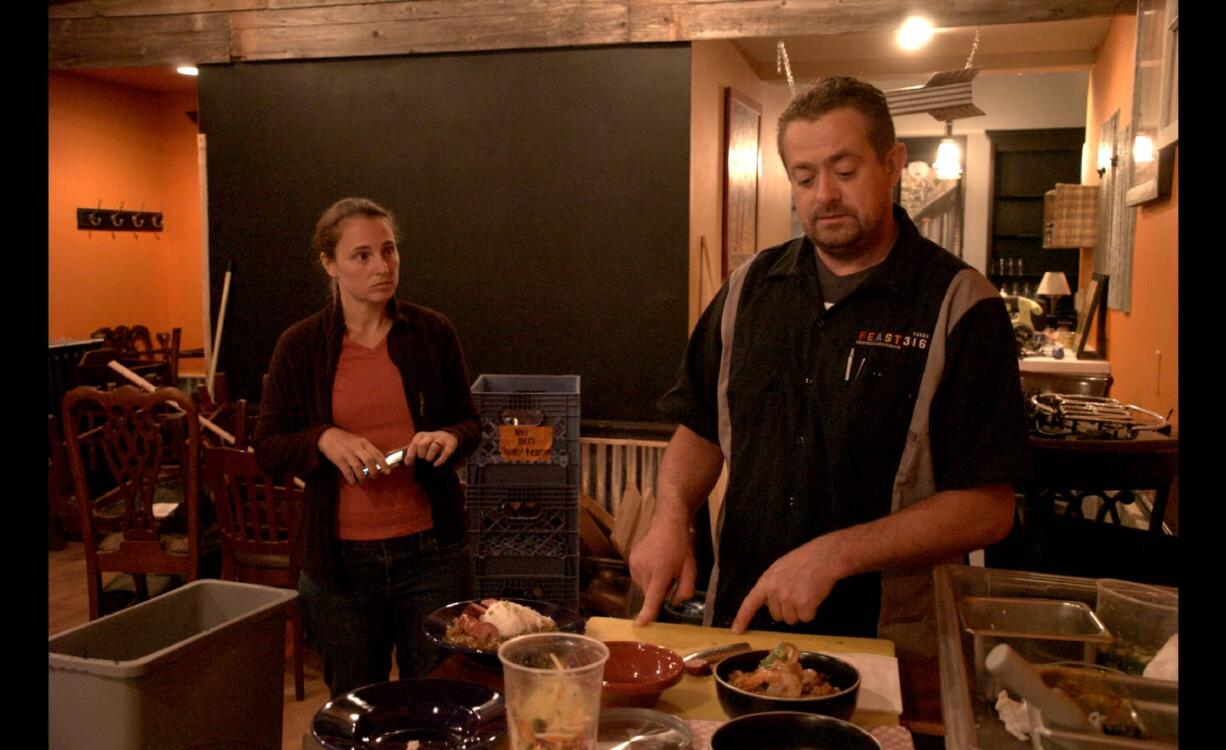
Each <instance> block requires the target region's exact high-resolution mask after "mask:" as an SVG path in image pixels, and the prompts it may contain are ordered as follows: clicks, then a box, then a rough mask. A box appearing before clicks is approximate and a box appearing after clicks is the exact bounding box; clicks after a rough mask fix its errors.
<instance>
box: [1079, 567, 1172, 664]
mask: <svg viewBox="0 0 1226 750" xmlns="http://www.w3.org/2000/svg"><path fill="white" fill-rule="evenodd" d="M1097 586H1098V601H1097V603H1096V604H1095V607H1094V613H1095V614H1096V615H1098V619H1100V620H1102V623H1103V625H1105V626H1106V628H1107V630H1109V631H1110V632H1111V635H1112V636H1114V637H1115V641H1114V642H1113V643H1112V644H1111V645H1110V646H1108V647H1106V648H1105V649H1104V651H1103V653H1100V654H1099V661H1100V663H1106V664H1108V665H1109V666H1113V667H1117V668H1119V669H1122V670H1123V671H1125V672H1127V673H1129V674H1134V675H1139V674H1141V672H1142V671H1143V670H1144V669H1145V665H1146V664H1148V663H1149V661H1150V660H1151V659H1153V658H1154V654H1156V653H1157V652H1158V649H1160V648H1162V646H1163V645H1164V644H1165V643H1166V642H1167V640H1168V639H1169V638H1170V637H1171V636H1172V635H1175V634H1176V633H1178V632H1179V596H1178V594H1174V593H1171V592H1170V591H1167V590H1165V589H1160V588H1157V587H1156V586H1148V585H1146V584H1143V583H1134V582H1132V581H1121V580H1118V579H1115V578H1100V579H1099V580H1098V583H1097Z"/></svg>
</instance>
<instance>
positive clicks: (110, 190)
mask: <svg viewBox="0 0 1226 750" xmlns="http://www.w3.org/2000/svg"><path fill="white" fill-rule="evenodd" d="M49 85H50V89H49V102H50V111H49V133H48V140H49V153H48V165H47V167H48V188H49V190H48V193H49V194H48V196H47V202H48V221H49V224H48V227H47V232H48V238H49V247H48V277H49V281H48V309H47V321H48V326H47V327H48V335H49V337H50V338H51V339H63V338H85V337H88V336H89V334H90V333H91V332H92V331H94V330H96V329H98V328H100V327H102V326H116V325H120V324H128V325H133V324H137V323H140V324H144V325H146V326H148V327H149V329H150V330H151V331H169V330H170V329H171V328H172V327H175V326H178V327H180V328H182V329H183V337H182V346H183V348H197V347H200V346H202V345H203V333H202V329H203V314H202V310H203V297H202V295H203V291H202V290H203V285H202V279H201V250H200V244H201V243H200V187H199V177H198V170H197V158H196V133H197V129H196V125H195V123H193V122H192V121H191V120H190V119H189V118H188V117H187V115H186V114H185V113H186V112H188V111H194V110H196V95H195V92H194V91H192V92H187V93H182V92H178V93H166V94H158V93H154V92H148V91H143V90H141V89H137V88H133V87H129V86H124V85H121V84H117V83H111V82H106V81H101V80H97V79H94V78H89V77H86V76H82V75H79V74H75V73H65V72H58V71H56V72H52V73H51V74H50V84H49ZM99 200H101V201H102V207H103V208H119V204H120V201H123V208H124V209H125V210H139V209H140V207H141V204H142V203H143V204H144V210H146V211H149V210H155V211H156V210H161V211H162V213H163V220H164V224H165V230H164V231H162V232H160V233H156V234H155V233H148V232H141V233H135V232H116V233H114V234H113V235H112V233H111V232H109V231H103V232H99V231H84V230H78V229H77V228H76V227H77V220H76V209H77V208H78V207H82V208H84V207H95V206H97V205H98V201H99ZM190 362H191V360H189V363H188V364H187V367H189V368H190V367H191V365H190Z"/></svg>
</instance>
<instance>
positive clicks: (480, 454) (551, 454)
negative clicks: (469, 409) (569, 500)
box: [467, 374, 579, 485]
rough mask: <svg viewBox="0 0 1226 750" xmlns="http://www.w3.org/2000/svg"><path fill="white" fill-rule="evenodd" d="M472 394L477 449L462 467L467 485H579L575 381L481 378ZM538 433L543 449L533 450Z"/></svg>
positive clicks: (532, 377) (564, 377)
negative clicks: (510, 451)
mask: <svg viewBox="0 0 1226 750" xmlns="http://www.w3.org/2000/svg"><path fill="white" fill-rule="evenodd" d="M472 393H473V400H474V401H475V402H476V405H477V411H478V412H479V413H480V419H481V444H480V445H479V446H478V448H477V450H476V452H474V453H473V455H471V456H470V457H469V458H468V461H467V477H468V483H469V484H470V485H482V484H501V485H510V484H555V485H556V484H575V485H577V484H578V483H579V376H578V375H489V374H484V375H481V376H480V377H478V378H477V379H476V381H474V382H473V385H472ZM542 429H544V430H545V431H546V432H545V434H547V435H548V436H549V439H550V443H551V444H550V445H549V447H548V449H545V448H539V449H538V448H534V447H533V444H534V442H536V441H538V439H539V438H540V435H541V431H542ZM504 439H505V440H506V442H505V443H504ZM504 445H511V446H513V450H514V451H515V453H514V454H513V455H511V454H507V453H506V452H505V451H504ZM534 451H535V455H534Z"/></svg>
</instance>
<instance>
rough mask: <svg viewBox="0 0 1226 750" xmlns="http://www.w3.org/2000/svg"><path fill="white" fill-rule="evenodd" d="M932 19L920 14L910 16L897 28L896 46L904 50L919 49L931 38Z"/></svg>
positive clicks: (932, 31)
mask: <svg viewBox="0 0 1226 750" xmlns="http://www.w3.org/2000/svg"><path fill="white" fill-rule="evenodd" d="M933 33H935V32H934V30H933V25H932V21H930V20H928V19H927V18H924V17H922V16H911V17H909V18H908V19H907V20H905V21H903V22H902V26H900V27H899V29H898V46H899V47H902V48H903V49H905V50H913V49H919V48H920V47H923V46H924V45H925V44H927V43H928V42H929V41H931V40H932V35H933Z"/></svg>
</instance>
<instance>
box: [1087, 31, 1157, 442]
mask: <svg viewBox="0 0 1226 750" xmlns="http://www.w3.org/2000/svg"><path fill="white" fill-rule="evenodd" d="M1135 35H1136V17H1135V16H1116V17H1114V18H1112V20H1111V27H1110V29H1109V31H1108V33H1107V37H1106V39H1104V40H1103V43H1102V46H1101V47H1100V48H1099V50H1098V53H1097V55H1096V59H1095V62H1094V67H1093V69H1092V70H1091V72H1090V93H1089V105H1088V107H1087V112H1086V142H1087V143H1090V144H1097V143H1098V133H1099V130H1100V128H1101V125H1102V123H1103V121H1105V120H1106V119H1107V118H1108V117H1110V116H1111V114H1112V113H1113V112H1115V111H1116V110H1117V109H1118V110H1119V111H1120V118H1119V122H1120V127H1121V129H1122V128H1123V127H1124V126H1125V125H1127V124H1128V123H1129V122H1131V121H1132V80H1133V66H1134V62H1133V59H1134V55H1135V48H1134V45H1135ZM1087 151H1088V152H1093V151H1095V149H1092V148H1091V149H1087ZM1175 154H1176V156H1175V178H1174V186H1173V188H1172V190H1171V196H1170V198H1168V199H1166V200H1162V201H1154V202H1151V203H1147V204H1143V205H1142V206H1141V207H1140V208H1139V209H1138V210H1137V221H1136V234H1135V238H1134V242H1133V251H1132V252H1133V258H1132V264H1133V266H1132V277H1133V286H1132V311H1131V313H1129V314H1124V313H1122V312H1119V311H1118V310H1111V309H1108V312H1107V353H1108V355H1109V358H1110V360H1111V374H1112V375H1113V376H1114V378H1115V383H1114V384H1113V385H1112V387H1111V395H1112V396H1114V397H1115V398H1118V399H1120V400H1121V401H1124V402H1126V403H1133V404H1137V405H1138V406H1142V407H1145V408H1147V409H1151V410H1153V411H1156V412H1159V413H1161V414H1163V415H1165V414H1166V413H1167V412H1168V411H1170V410H1171V409H1176V411H1175V417H1174V421H1175V422H1176V423H1177V422H1178V419H1179V411H1178V403H1179V283H1178V273H1177V269H1178V266H1179V149H1178V148H1176V151H1175ZM1087 158H1094V157H1092V156H1089V155H1088V156H1087ZM1082 174H1083V175H1086V176H1087V178H1088V179H1087V180H1086V182H1091V183H1096V182H1097V181H1098V175H1097V173H1096V172H1094V170H1093V169H1090V168H1089V166H1088V165H1087V166H1086V167H1085V168H1083V170H1082ZM1082 265H1083V268H1084V267H1087V266H1088V267H1090V268H1092V267H1093V260H1092V257H1089V255H1088V253H1087V257H1084V258H1083V260H1082Z"/></svg>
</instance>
